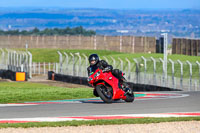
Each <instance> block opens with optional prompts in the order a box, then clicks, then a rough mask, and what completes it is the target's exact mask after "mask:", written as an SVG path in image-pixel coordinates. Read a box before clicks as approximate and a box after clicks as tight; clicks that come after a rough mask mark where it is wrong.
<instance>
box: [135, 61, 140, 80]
mask: <svg viewBox="0 0 200 133" xmlns="http://www.w3.org/2000/svg"><path fill="white" fill-rule="evenodd" d="M133 61H134V62H135V63H136V83H137V84H138V83H140V80H139V79H140V77H139V63H138V61H137V59H133Z"/></svg>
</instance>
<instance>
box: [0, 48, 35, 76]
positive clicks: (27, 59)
mask: <svg viewBox="0 0 200 133" xmlns="http://www.w3.org/2000/svg"><path fill="white" fill-rule="evenodd" d="M0 69H3V70H11V71H14V72H26V73H28V76H29V78H31V77H32V54H31V53H30V52H28V51H27V52H26V51H15V50H11V49H2V48H0Z"/></svg>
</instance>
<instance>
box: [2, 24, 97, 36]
mask: <svg viewBox="0 0 200 133" xmlns="http://www.w3.org/2000/svg"><path fill="white" fill-rule="evenodd" d="M0 35H48V36H53V35H83V36H92V35H96V32H95V31H93V30H86V29H84V28H83V27H82V26H79V27H75V28H70V27H66V28H64V29H60V28H53V29H50V28H46V29H44V30H40V29H38V28H34V29H33V30H29V31H27V30H21V31H20V30H8V31H4V30H0Z"/></svg>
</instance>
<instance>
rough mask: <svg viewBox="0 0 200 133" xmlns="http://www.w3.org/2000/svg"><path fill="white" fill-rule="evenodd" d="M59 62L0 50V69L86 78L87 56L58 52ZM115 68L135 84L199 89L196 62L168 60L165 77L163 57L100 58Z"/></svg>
mask: <svg viewBox="0 0 200 133" xmlns="http://www.w3.org/2000/svg"><path fill="white" fill-rule="evenodd" d="M58 54H59V63H45V62H41V63H40V62H39V63H36V62H32V54H31V53H30V52H26V51H14V50H10V49H0V69H5V70H12V71H16V72H17V71H18V72H27V73H28V75H29V78H31V77H32V74H47V72H48V71H54V72H56V73H59V74H65V75H73V76H80V77H87V76H88V73H87V67H88V66H89V64H88V56H87V55H85V54H82V53H65V52H63V53H61V52H59V51H58ZM100 59H103V60H105V61H107V62H108V63H109V64H110V65H112V66H113V68H115V69H120V70H122V71H123V72H125V73H126V74H125V78H126V79H127V80H128V81H129V82H133V83H136V84H146V85H155V86H163V87H169V88H174V89H181V90H184V91H198V90H200V63H199V61H188V60H186V61H180V60H178V59H173V60H172V59H168V62H167V75H165V73H166V72H165V69H164V62H163V59H162V58H159V57H158V58H156V57H148V58H147V57H143V56H141V57H137V58H131V57H123V56H120V57H116V56H101V57H100Z"/></svg>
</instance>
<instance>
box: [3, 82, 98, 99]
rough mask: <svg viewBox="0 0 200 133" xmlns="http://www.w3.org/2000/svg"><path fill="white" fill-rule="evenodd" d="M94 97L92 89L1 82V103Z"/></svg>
mask: <svg viewBox="0 0 200 133" xmlns="http://www.w3.org/2000/svg"><path fill="white" fill-rule="evenodd" d="M91 97H94V96H93V93H92V89H91V88H63V87H53V86H48V85H45V84H38V83H28V82H0V103H22V102H27V101H44V100H63V99H78V98H91Z"/></svg>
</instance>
